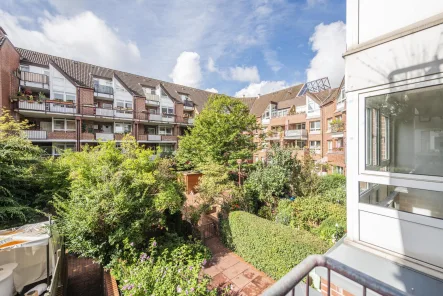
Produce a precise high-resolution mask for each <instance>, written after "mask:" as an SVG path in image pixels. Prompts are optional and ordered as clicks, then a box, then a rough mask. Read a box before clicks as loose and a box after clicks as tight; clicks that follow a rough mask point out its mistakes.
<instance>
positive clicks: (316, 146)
mask: <svg viewBox="0 0 443 296" xmlns="http://www.w3.org/2000/svg"><path fill="white" fill-rule="evenodd" d="M309 147H310V149H316V150H317V149H320V141H310V142H309Z"/></svg>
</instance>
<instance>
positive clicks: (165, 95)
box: [160, 88, 168, 97]
mask: <svg viewBox="0 0 443 296" xmlns="http://www.w3.org/2000/svg"><path fill="white" fill-rule="evenodd" d="M160 94H161V96H162V97H167V96H168V95H167V94H166V92H165V91H164V90H163V88H160Z"/></svg>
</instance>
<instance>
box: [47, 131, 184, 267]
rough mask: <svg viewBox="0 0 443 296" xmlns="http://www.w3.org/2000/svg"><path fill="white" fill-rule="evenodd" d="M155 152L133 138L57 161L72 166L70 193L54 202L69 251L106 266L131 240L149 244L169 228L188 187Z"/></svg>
mask: <svg viewBox="0 0 443 296" xmlns="http://www.w3.org/2000/svg"><path fill="white" fill-rule="evenodd" d="M152 156H153V152H152V151H151V150H146V149H143V148H142V147H139V146H138V145H137V143H136V141H135V139H134V138H133V137H130V136H127V137H125V138H124V141H123V142H122V147H121V149H119V148H117V147H116V145H115V142H112V141H109V142H103V143H99V145H98V146H96V147H87V148H86V149H84V150H83V151H82V152H75V153H74V152H69V151H68V152H67V153H65V154H63V155H62V156H61V157H60V158H59V159H58V160H57V162H59V166H60V168H62V169H64V168H68V169H69V177H68V178H69V181H70V187H69V194H68V196H67V198H64V197H62V196H58V197H56V199H55V201H54V206H55V208H56V210H57V215H58V218H59V221H58V223H57V225H58V227H59V229H60V231H61V233H63V234H64V235H65V237H66V245H67V248H68V249H70V250H71V251H73V252H75V253H78V254H80V255H82V256H86V257H92V258H94V259H95V260H96V261H98V262H101V263H103V264H105V265H106V264H108V263H109V262H110V261H111V260H112V258H118V257H119V256H120V255H121V254H122V252H123V250H124V247H123V245H124V244H123V242H124V241H125V240H128V241H131V242H133V243H134V244H135V245H136V246H144V244H146V241H147V238H149V237H152V236H153V235H154V233H156V232H159V231H160V230H161V229H164V228H165V227H166V222H167V217H168V214H173V213H176V212H178V211H179V210H180V209H181V207H182V205H183V202H184V196H183V193H182V192H183V188H182V186H181V185H180V184H179V183H178V182H177V177H176V175H175V173H173V172H172V171H171V170H169V169H168V165H169V164H168V163H165V162H164V160H162V159H160V158H154V159H153V158H152ZM166 161H167V162H168V160H166Z"/></svg>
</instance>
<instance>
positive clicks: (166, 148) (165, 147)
mask: <svg viewBox="0 0 443 296" xmlns="http://www.w3.org/2000/svg"><path fill="white" fill-rule="evenodd" d="M160 149H161V150H162V152H166V153H170V152H174V145H168V144H160Z"/></svg>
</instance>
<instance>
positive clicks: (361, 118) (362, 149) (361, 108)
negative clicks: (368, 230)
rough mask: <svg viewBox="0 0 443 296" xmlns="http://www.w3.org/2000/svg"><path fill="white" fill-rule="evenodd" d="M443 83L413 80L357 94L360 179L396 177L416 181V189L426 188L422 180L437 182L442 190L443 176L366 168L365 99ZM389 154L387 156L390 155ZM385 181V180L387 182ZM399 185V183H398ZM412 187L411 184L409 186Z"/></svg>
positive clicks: (389, 178)
mask: <svg viewBox="0 0 443 296" xmlns="http://www.w3.org/2000/svg"><path fill="white" fill-rule="evenodd" d="M438 85H443V84H441V83H438V81H437V80H426V81H420V82H414V83H410V84H406V85H399V86H391V87H390V88H383V89H379V90H373V91H369V92H366V93H362V94H359V99H358V135H359V137H358V172H359V175H360V176H361V178H362V179H361V180H360V179H359V180H360V181H365V182H366V181H368V182H369V180H367V179H365V176H368V177H369V176H378V177H381V178H383V177H384V178H387V179H388V180H387V181H389V180H391V179H398V180H413V181H417V182H419V183H417V186H420V187H414V188H417V189H421V188H423V189H426V188H427V187H426V186H429V185H426V184H425V183H423V182H437V183H436V184H440V185H439V188H440V189H439V190H437V191H443V176H429V175H412V174H405V173H392V172H382V171H373V170H367V169H366V160H367V159H366V157H367V154H366V150H367V149H366V147H367V146H366V144H367V143H366V132H367V131H366V129H367V126H366V112H367V110H366V109H367V108H366V104H365V103H366V99H367V98H369V97H373V96H378V95H387V94H390V93H396V92H402V91H410V90H418V89H420V88H427V87H432V86H438ZM391 156H392V155H390V156H389V157H391ZM387 181H386V182H387ZM372 183H380V184H385V183H384V182H380V181H377V182H372ZM420 183H421V184H420ZM400 186H401V185H400ZM403 186H408V185H407V184H404V185H403ZM410 187H413V186H410Z"/></svg>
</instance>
